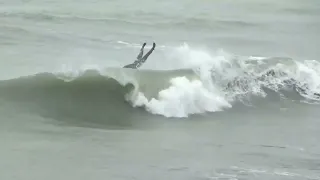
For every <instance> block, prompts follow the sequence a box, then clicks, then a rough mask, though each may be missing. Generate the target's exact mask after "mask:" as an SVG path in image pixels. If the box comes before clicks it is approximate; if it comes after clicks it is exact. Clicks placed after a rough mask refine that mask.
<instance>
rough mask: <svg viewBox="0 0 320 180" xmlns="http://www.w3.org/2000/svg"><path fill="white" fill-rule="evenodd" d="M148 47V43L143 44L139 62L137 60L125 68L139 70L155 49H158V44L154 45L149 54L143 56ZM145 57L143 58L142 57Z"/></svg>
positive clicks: (138, 57)
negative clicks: (145, 48)
mask: <svg viewBox="0 0 320 180" xmlns="http://www.w3.org/2000/svg"><path fill="white" fill-rule="evenodd" d="M145 46H146V43H143V45H142V47H141V49H140V53H139V55H138V56H137V60H135V61H134V62H133V63H131V64H128V65H125V66H124V67H123V68H132V69H137V68H139V67H140V66H141V65H142V64H143V63H144V62H145V61H146V60H147V59H148V57H149V56H150V54H151V53H152V52H153V50H154V48H155V47H156V43H153V46H152V48H151V49H150V50H149V52H148V53H147V54H146V55H144V56H143V49H144V47H145ZM142 56H143V57H142Z"/></svg>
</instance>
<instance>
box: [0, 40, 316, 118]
mask: <svg viewBox="0 0 320 180" xmlns="http://www.w3.org/2000/svg"><path fill="white" fill-rule="evenodd" d="M167 58H168V59H174V61H172V62H175V63H174V64H173V65H172V70H133V69H122V68H99V67H95V68H92V67H91V68H88V67H87V68H84V69H81V70H73V69H70V70H66V69H64V70H62V71H60V72H39V73H37V74H34V75H30V76H24V77H18V78H16V79H9V80H3V81H1V82H0V98H1V101H5V102H6V103H19V104H20V105H21V104H23V106H24V107H32V108H34V109H37V108H42V109H43V111H46V113H47V114H50V111H53V110H56V111H59V113H61V112H63V113H65V114H72V112H76V111H78V112H79V111H83V109H86V110H88V111H91V112H93V111H96V110H97V109H100V110H101V111H104V112H105V113H115V114H119V113H129V112H131V111H132V110H134V109H136V107H142V108H144V109H145V110H146V111H148V112H150V113H152V114H158V115H162V116H165V117H188V116H189V115H191V114H202V113H205V112H216V111H223V110H226V109H230V108H232V107H233V106H234V104H236V103H241V104H243V105H250V106H255V105H256V104H255V102H256V101H260V102H261V101H265V103H266V102H267V101H270V100H272V99H276V98H279V99H289V100H298V101H301V100H303V101H304V102H308V103H318V102H319V100H320V99H319V93H320V70H319V69H320V63H319V62H317V61H315V60H305V61H295V60H292V59H290V58H281V57H274V58H264V57H238V56H234V55H231V54H228V53H225V52H224V51H222V50H221V51H218V52H216V53H210V51H208V50H203V49H195V48H190V47H189V46H188V45H187V44H185V45H183V46H181V47H178V48H174V49H173V51H171V53H169V54H168V56H167ZM80 107H81V108H80ZM44 109H45V110H44ZM51 113H52V112H51ZM81 116H85V113H83V114H82V115H81ZM88 118H90V117H88Z"/></svg>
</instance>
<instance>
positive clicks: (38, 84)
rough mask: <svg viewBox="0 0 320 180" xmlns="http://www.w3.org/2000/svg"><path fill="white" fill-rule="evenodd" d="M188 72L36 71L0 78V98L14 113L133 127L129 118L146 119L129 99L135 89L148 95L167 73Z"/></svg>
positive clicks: (166, 77)
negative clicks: (21, 112) (14, 76)
mask: <svg viewBox="0 0 320 180" xmlns="http://www.w3.org/2000/svg"><path fill="white" fill-rule="evenodd" d="M188 73H190V71H189V70H181V71H176V72H172V73H170V71H166V72H165V73H163V72H161V71H140V72H138V71H136V70H131V69H128V70H124V69H108V70H105V71H104V72H102V71H98V70H86V71H84V72H80V73H78V74H76V75H70V74H68V73H39V74H35V75H30V76H25V77H19V78H16V79H10V80H2V81H0V102H1V103H2V104H6V105H7V106H8V107H11V108H15V109H16V110H17V113H19V112H18V111H23V112H27V113H31V114H37V115H40V116H42V117H45V118H51V119H55V120H59V121H62V122H63V123H65V122H77V124H78V123H79V122H81V123H83V124H86V126H88V124H90V125H92V124H93V125H94V124H99V126H101V124H104V123H105V122H106V121H108V123H107V124H108V127H109V128H110V126H112V125H115V126H120V124H121V127H125V125H126V126H132V124H131V123H132V121H133V119H134V118H140V120H141V119H143V118H148V117H149V116H148V115H147V114H149V113H147V112H146V111H145V110H144V109H141V108H133V107H132V102H130V100H129V99H128V98H130V97H131V96H132V97H133V96H134V93H135V92H138V91H141V92H144V94H145V97H150V96H153V94H155V93H157V92H158V91H159V90H160V89H162V88H166V85H167V84H166V83H165V82H166V81H167V79H168V78H170V77H171V76H176V75H179V74H185V75H186V76H188ZM190 75H191V74H190ZM161 80H162V81H161ZM161 82H163V83H161ZM146 84H148V86H147V85H146ZM149 115H151V114H149ZM118 119H127V120H126V121H118ZM124 124H125V125H124Z"/></svg>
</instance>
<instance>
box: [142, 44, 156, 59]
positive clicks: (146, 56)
mask: <svg viewBox="0 0 320 180" xmlns="http://www.w3.org/2000/svg"><path fill="white" fill-rule="evenodd" d="M155 47H156V43H153V46H152V48H151V49H150V50H149V52H148V53H147V54H146V55H144V56H143V58H142V59H141V62H142V63H144V62H145V61H146V60H147V59H148V57H149V56H150V54H151V53H152V52H153V50H154V48H155Z"/></svg>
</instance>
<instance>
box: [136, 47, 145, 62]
mask: <svg viewBox="0 0 320 180" xmlns="http://www.w3.org/2000/svg"><path fill="white" fill-rule="evenodd" d="M146 44H147V43H143V45H142V47H141V49H140V53H139V55H138V56H137V59H138V60H139V59H141V58H142V56H143V49H144V47H145V46H146Z"/></svg>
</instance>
